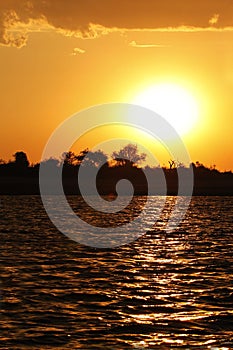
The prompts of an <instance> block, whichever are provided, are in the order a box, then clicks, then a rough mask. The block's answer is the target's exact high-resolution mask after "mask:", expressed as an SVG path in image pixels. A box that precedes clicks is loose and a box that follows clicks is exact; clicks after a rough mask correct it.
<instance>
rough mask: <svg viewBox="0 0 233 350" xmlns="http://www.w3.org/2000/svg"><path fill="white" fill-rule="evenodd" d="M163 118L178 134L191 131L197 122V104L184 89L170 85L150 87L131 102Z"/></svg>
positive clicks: (161, 84)
mask: <svg viewBox="0 0 233 350" xmlns="http://www.w3.org/2000/svg"><path fill="white" fill-rule="evenodd" d="M133 103H134V104H138V105H140V106H143V107H146V108H149V109H151V110H153V111H154V112H156V113H158V114H159V115H161V116H162V117H164V118H165V119H166V120H167V121H168V122H169V123H170V124H171V125H172V126H173V127H174V128H175V129H176V131H177V132H178V133H179V134H180V135H183V134H186V133H188V132H190V131H191V130H192V128H193V127H194V125H195V123H196V122H197V120H198V114H199V111H198V104H197V101H196V100H195V98H194V97H193V96H192V95H191V93H189V92H188V91H187V90H186V89H184V88H182V87H181V86H179V85H176V84H171V83H160V84H157V85H153V86H150V87H149V88H148V89H145V90H144V91H143V92H141V93H140V94H139V95H137V96H136V97H135V99H134V101H133Z"/></svg>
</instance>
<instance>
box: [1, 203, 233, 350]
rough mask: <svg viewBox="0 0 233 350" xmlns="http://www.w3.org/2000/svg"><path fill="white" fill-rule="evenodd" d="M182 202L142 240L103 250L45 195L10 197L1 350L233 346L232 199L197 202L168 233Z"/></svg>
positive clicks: (4, 214) (4, 230)
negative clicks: (67, 232) (56, 217)
mask: <svg viewBox="0 0 233 350" xmlns="http://www.w3.org/2000/svg"><path fill="white" fill-rule="evenodd" d="M136 200H137V201H142V200H143V199H142V198H140V197H138V198H137V199H136ZM70 201H71V202H72V203H73V205H75V203H76V201H77V200H76V199H75V197H71V198H70ZM173 204H174V197H169V198H168V201H167V204H166V207H165V209H164V212H163V217H162V218H161V220H160V221H159V223H158V224H157V226H156V227H155V229H154V230H151V231H149V232H148V233H147V234H146V235H144V236H143V237H141V238H139V239H138V240H137V241H135V242H133V243H131V244H129V245H125V246H122V247H120V248H116V249H94V248H88V247H85V246H81V245H80V244H77V243H76V242H74V241H71V240H69V239H68V238H67V237H65V236H64V235H62V234H61V233H59V232H58V231H57V230H56V228H55V227H54V226H53V225H52V224H51V223H50V221H49V219H48V218H47V216H46V213H45V211H44V209H43V206H42V204H41V201H40V198H39V197H38V196H15V197H14V196H12V197H10V196H2V197H1V208H0V209H1V223H0V239H1V246H0V263H1V265H0V272H1V279H0V287H1V291H0V298H1V299H0V308H1V316H0V349H1V350H3V349H62V350H63V349H170V348H184V349H190V348H195V349H217V348H218V349H231V348H233V281H232V276H233V238H232V231H233V230H232V222H233V210H232V209H233V198H232V197H194V198H193V199H192V203H191V206H190V210H189V211H188V212H187V215H186V218H185V220H184V222H183V223H182V224H181V226H180V228H179V229H178V230H177V231H176V232H175V233H170V234H167V233H165V231H164V230H163V226H164V220H166V217H167V216H168V214H169V211H171V208H172V205H173Z"/></svg>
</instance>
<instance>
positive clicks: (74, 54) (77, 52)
mask: <svg viewBox="0 0 233 350" xmlns="http://www.w3.org/2000/svg"><path fill="white" fill-rule="evenodd" d="M85 52H86V51H85V50H83V49H80V48H79V47H75V48H74V49H73V51H72V54H71V55H72V56H77V55H80V54H82V53H85Z"/></svg>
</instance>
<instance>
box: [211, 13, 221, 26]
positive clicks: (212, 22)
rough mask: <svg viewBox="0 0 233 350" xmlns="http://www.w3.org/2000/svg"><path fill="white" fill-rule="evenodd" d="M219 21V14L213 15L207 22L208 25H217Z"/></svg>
mask: <svg viewBox="0 0 233 350" xmlns="http://www.w3.org/2000/svg"><path fill="white" fill-rule="evenodd" d="M218 20H219V14H217V13H215V14H214V15H213V16H212V17H211V18H210V20H209V24H210V25H214V24H217V23H218Z"/></svg>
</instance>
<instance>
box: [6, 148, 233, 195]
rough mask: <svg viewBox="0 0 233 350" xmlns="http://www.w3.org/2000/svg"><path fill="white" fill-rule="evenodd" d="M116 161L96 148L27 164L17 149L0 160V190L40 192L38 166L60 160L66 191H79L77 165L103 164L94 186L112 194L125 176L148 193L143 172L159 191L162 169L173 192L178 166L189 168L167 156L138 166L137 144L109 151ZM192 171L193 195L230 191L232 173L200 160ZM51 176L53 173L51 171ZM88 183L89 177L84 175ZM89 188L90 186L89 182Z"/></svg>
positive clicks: (55, 167) (141, 155) (54, 168)
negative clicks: (155, 164) (158, 164)
mask: <svg viewBox="0 0 233 350" xmlns="http://www.w3.org/2000/svg"><path fill="white" fill-rule="evenodd" d="M112 156H113V158H114V159H115V162H113V161H112V160H108V157H107V155H106V154H105V153H104V152H103V151H101V150H98V151H96V152H93V151H89V150H88V149H84V150H82V151H80V152H79V153H78V154H75V153H74V152H71V151H69V152H64V153H63V154H62V156H61V159H60V160H59V159H55V158H50V159H47V160H45V161H43V162H41V163H37V164H34V165H33V164H29V161H28V157H27V154H26V153H25V152H23V151H17V152H16V153H15V154H14V155H13V157H14V159H13V161H12V160H10V161H8V162H6V161H4V160H2V159H1V161H0V180H1V181H0V193H1V194H39V169H40V166H45V167H48V168H49V169H50V170H51V174H55V173H57V171H58V169H59V167H61V166H62V164H63V169H62V171H63V187H64V191H65V193H66V194H79V187H78V176H77V175H78V172H79V169H80V167H81V166H82V167H86V168H87V169H88V173H90V175H91V174H92V172H93V171H94V169H96V168H97V167H99V166H100V165H101V164H103V165H102V166H101V168H100V170H99V172H98V175H97V178H96V184H97V189H98V191H99V193H100V194H115V193H116V184H117V182H118V181H119V180H120V179H128V180H129V181H130V182H131V183H132V185H133V187H134V194H135V195H136V194H147V181H146V177H145V174H146V175H147V176H148V177H149V179H151V181H152V182H154V184H155V186H154V194H160V188H158V187H156V181H157V179H158V177H159V174H161V171H163V173H164V176H165V179H166V183H167V194H169V195H176V194H177V189H178V176H177V169H178V168H179V170H180V171H183V172H185V171H188V168H187V167H185V166H184V165H183V164H182V163H179V162H177V161H173V160H170V161H168V164H169V166H168V167H162V168H161V167H157V168H151V167H149V166H148V165H147V166H145V167H144V168H140V164H141V163H142V162H143V161H145V159H146V155H145V154H144V153H139V152H138V148H137V146H136V145H132V144H128V145H127V146H125V147H123V148H122V149H120V150H119V151H115V152H113V153H112ZM190 167H192V169H193V172H194V190H193V194H194V195H233V173H232V172H231V171H225V172H220V171H219V170H217V169H216V167H215V166H211V167H209V168H208V167H206V166H205V165H203V164H201V163H200V162H195V163H191V164H190ZM51 176H53V175H51ZM86 181H87V184H88V181H90V180H89V177H88V176H87V178H86ZM90 191H91V186H90Z"/></svg>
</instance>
